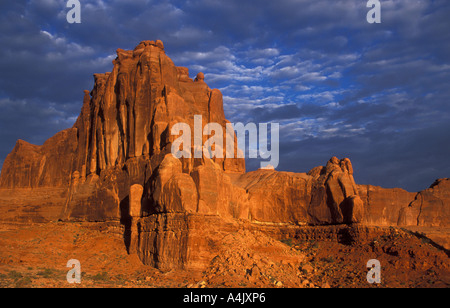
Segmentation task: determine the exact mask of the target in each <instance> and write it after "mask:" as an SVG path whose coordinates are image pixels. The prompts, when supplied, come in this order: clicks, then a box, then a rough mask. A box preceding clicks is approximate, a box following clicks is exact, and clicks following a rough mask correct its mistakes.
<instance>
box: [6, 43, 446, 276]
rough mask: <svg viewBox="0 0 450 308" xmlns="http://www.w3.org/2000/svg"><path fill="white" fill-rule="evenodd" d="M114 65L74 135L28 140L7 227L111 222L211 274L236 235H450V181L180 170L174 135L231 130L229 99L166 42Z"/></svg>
mask: <svg viewBox="0 0 450 308" xmlns="http://www.w3.org/2000/svg"><path fill="white" fill-rule="evenodd" d="M113 64H114V68H113V70H112V72H110V73H105V74H95V75H94V78H95V84H94V88H93V90H92V91H91V92H89V91H85V94H84V101H83V106H82V108H81V113H80V115H79V117H78V119H77V121H76V123H75V124H74V125H73V127H72V128H69V129H67V130H64V131H62V132H60V133H58V134H56V135H55V136H53V137H52V138H50V139H48V140H47V141H46V142H45V143H44V144H43V145H42V146H36V145H32V144H29V143H27V142H25V141H22V140H19V141H17V144H16V146H15V147H14V149H13V150H12V152H11V153H10V154H9V155H8V156H7V158H6V160H5V162H4V164H3V169H2V172H1V177H0V209H1V211H2V212H1V213H0V220H1V221H2V222H3V223H36V222H37V223H45V222H50V221H58V220H59V221H81V222H111V223H113V224H116V225H117V228H118V229H119V230H120V232H121V234H122V235H123V239H124V243H125V247H126V249H128V252H129V253H132V254H137V255H138V256H139V258H140V260H141V261H142V262H143V263H144V264H147V265H151V266H154V267H157V268H159V269H162V270H165V269H173V268H185V269H193V268H197V269H198V268H201V267H203V266H205V264H208V263H209V262H210V261H211V260H210V258H211V256H212V255H213V254H212V253H211V252H212V251H214V249H216V248H215V247H216V246H215V242H217V241H218V240H219V239H221V238H223V236H224V235H226V234H227V233H229V232H231V231H233V230H242V229H253V230H255V229H257V230H259V231H262V232H265V233H267V234H269V235H271V236H274V237H277V236H278V237H281V236H282V235H283V234H289V233H292V232H295V230H296V229H299V228H302V227H304V226H318V225H337V224H359V225H363V226H396V227H402V226H423V227H443V228H447V227H449V226H450V179H441V180H437V181H436V182H435V183H434V184H433V185H432V186H431V187H430V188H429V189H426V190H424V191H421V192H419V193H411V192H407V191H405V190H402V189H385V188H381V187H374V186H370V185H357V184H356V183H355V180H354V178H353V168H352V164H351V162H350V160H349V159H338V158H336V157H333V158H331V159H330V160H329V161H328V162H327V163H326V165H325V166H322V167H316V168H314V169H312V170H311V171H309V172H308V173H291V172H277V171H275V170H262V169H261V170H258V171H254V172H248V173H246V172H245V161H244V160H243V159H228V158H225V159H212V160H210V159H207V158H202V159H194V158H192V159H184V158H183V159H180V160H178V159H176V158H175V157H174V156H172V154H171V144H172V142H173V141H174V140H175V139H176V138H177V136H172V135H171V134H170V131H171V127H172V126H173V125H174V124H176V123H179V122H184V123H188V124H189V125H191V126H192V127H193V120H194V115H202V117H203V119H204V121H203V122H204V125H205V124H206V123H207V122H216V123H219V124H221V125H223V127H224V128H225V125H226V123H227V120H226V119H225V114H224V109H223V100H222V94H221V92H220V91H219V90H217V89H210V88H209V87H208V85H207V84H206V83H205V81H204V75H203V74H202V73H198V75H197V78H195V80H192V79H191V78H190V77H189V71H188V69H187V68H184V67H177V66H175V65H174V63H173V62H172V60H171V59H170V58H169V57H168V56H167V55H166V54H165V51H164V46H163V43H162V42H161V41H144V42H141V43H140V44H139V45H138V46H137V47H136V48H135V49H134V50H131V51H125V50H122V49H118V50H117V58H116V59H115V60H114V61H113ZM224 138H225V137H224ZM234 138H236V137H234ZM204 141H205V140H204ZM236 144H237V142H236ZM237 150H238V149H237V148H235V151H237ZM235 157H237V156H235ZM293 230H294V231H293ZM124 249H125V248H124Z"/></svg>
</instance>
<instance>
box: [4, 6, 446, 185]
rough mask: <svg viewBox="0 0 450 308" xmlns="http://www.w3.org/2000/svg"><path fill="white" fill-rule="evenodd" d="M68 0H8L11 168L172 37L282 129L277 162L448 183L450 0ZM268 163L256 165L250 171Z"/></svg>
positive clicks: (262, 118) (360, 177)
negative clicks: (372, 5)
mask: <svg viewBox="0 0 450 308" xmlns="http://www.w3.org/2000/svg"><path fill="white" fill-rule="evenodd" d="M80 2H81V5H82V8H81V21H82V23H81V24H68V23H67V21H66V14H67V12H68V10H69V9H68V8H66V1H64V0H28V1H26V0H16V1H2V2H1V3H0V29H1V31H0V46H1V47H0V164H1V163H2V162H3V160H4V159H5V157H6V155H7V154H8V153H9V152H10V151H11V150H12V148H13V147H14V144H15V142H16V140H17V139H23V140H26V141H28V142H31V143H34V144H42V143H43V142H44V141H45V140H46V139H47V138H49V137H51V136H52V135H53V134H55V133H56V132H58V131H60V130H62V129H65V128H68V127H71V126H72V125H73V123H74V122H75V120H76V117H77V116H78V114H79V112H80V109H81V105H82V100H83V90H85V89H87V90H90V89H92V86H93V78H92V75H93V74H94V73H101V72H107V71H111V69H112V60H113V59H114V58H115V50H116V49H117V48H123V49H132V48H134V47H135V46H136V45H137V44H138V43H139V42H140V41H142V40H156V39H161V40H163V42H164V45H165V49H166V53H167V54H168V55H169V56H170V57H171V58H172V60H173V61H174V62H175V64H176V65H178V66H186V67H188V68H189V69H190V73H191V75H192V77H194V76H195V75H196V74H197V72H199V71H202V72H203V73H205V81H206V82H207V83H208V84H209V86H210V87H211V88H218V89H220V90H221V91H222V93H223V94H224V101H225V112H226V116H227V118H228V119H229V120H230V121H231V122H244V123H247V122H257V123H258V122H277V123H280V129H281V140H280V165H279V170H288V171H295V172H307V171H309V170H310V169H312V168H313V167H315V166H318V165H323V164H325V163H326V161H327V160H328V159H329V158H330V157H331V156H338V157H349V158H350V159H351V160H352V162H353V165H354V168H355V179H356V181H357V182H358V183H359V184H372V185H379V186H383V187H402V188H405V189H407V190H410V191H418V190H422V189H425V188H427V187H428V186H429V185H430V184H431V183H432V182H433V181H434V180H435V179H437V178H443V177H450V121H449V119H450V87H449V85H450V31H449V30H450V18H449V17H448V16H450V1H448V0H426V1H425V0H417V1H416V0H382V1H381V9H382V12H381V13H382V23H381V24H368V23H367V21H366V14H367V12H368V10H369V9H368V8H367V7H366V3H367V1H365V0H314V1H313V0H310V1H307V0H277V1H273V0H270V1H266V0H253V1H246V0H227V1H223V0H222V1H215V0H189V1H152V0H112V1H101V0H81V1H80ZM257 165H259V164H258V163H257V162H253V161H249V162H248V169H249V170H252V169H254V168H256V166H257Z"/></svg>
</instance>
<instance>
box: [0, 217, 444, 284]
mask: <svg viewBox="0 0 450 308" xmlns="http://www.w3.org/2000/svg"><path fill="white" fill-rule="evenodd" d="M0 247H1V250H0V287H2V288H5V287H7V288H9V287H12V288H80V287H82V288H122V287H125V288H127V287H137V288H141V287H143V288H166V287H169V288H191V287H214V288H215V287H277V288H282V287H307V288H316V287H322V288H328V287H357V288H363V287H432V288H448V287H449V286H450V269H449V267H450V263H449V256H448V255H447V253H448V252H445V251H443V250H441V249H439V248H436V247H434V246H433V245H431V243H430V242H429V241H428V240H427V239H424V238H418V237H416V236H414V235H412V234H410V233H407V232H403V231H400V230H399V231H398V232H397V231H396V232H395V233H393V234H391V235H389V236H386V235H380V236H379V237H376V238H373V239H371V240H370V241H369V242H365V243H352V244H351V245H349V244H343V243H337V242H315V241H301V240H299V239H295V238H293V239H288V240H286V241H283V242H280V241H276V240H274V239H271V238H268V237H266V236H264V235H262V234H260V233H255V232H249V231H244V232H239V233H236V234H230V235H229V236H227V237H225V238H224V240H223V247H224V248H223V251H222V253H221V254H220V255H218V256H216V257H215V258H213V260H212V261H211V264H210V265H209V266H208V267H207V268H206V269H204V270H203V271H199V272H188V271H180V270H177V271H171V272H168V273H163V272H160V271H159V270H157V269H154V268H152V267H149V266H145V265H143V264H142V263H141V262H140V260H139V259H138V257H137V256H136V255H128V254H127V252H126V250H125V247H124V244H123V241H122V240H121V239H120V238H119V237H117V236H116V235H113V234H110V233H108V232H106V231H105V230H101V228H99V225H97V224H89V223H49V224H34V225H28V226H14V227H12V226H8V225H2V226H0ZM70 259H77V260H79V261H80V263H81V271H82V282H81V284H69V283H68V282H67V280H66V275H67V272H68V271H69V270H70V269H69V268H67V267H66V264H67V261H68V260H70ZM369 259H378V260H379V261H380V262H381V264H382V283H381V284H379V285H371V284H369V283H368V282H367V272H368V269H367V268H366V263H367V260H369Z"/></svg>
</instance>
